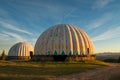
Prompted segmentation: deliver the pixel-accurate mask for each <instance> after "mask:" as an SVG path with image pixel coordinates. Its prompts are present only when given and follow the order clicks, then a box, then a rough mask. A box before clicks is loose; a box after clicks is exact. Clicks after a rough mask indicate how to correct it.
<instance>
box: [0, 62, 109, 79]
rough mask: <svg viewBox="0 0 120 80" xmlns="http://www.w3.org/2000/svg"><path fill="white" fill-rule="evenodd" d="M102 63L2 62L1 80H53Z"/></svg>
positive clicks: (96, 66) (100, 65) (0, 66)
mask: <svg viewBox="0 0 120 80" xmlns="http://www.w3.org/2000/svg"><path fill="white" fill-rule="evenodd" d="M106 65H107V64H106V63H104V62H101V61H97V60H95V61H85V62H20V61H0V80H33V79H34V80H46V79H47V80H53V79H55V78H56V77H57V76H61V75H68V74H74V73H80V72H83V71H86V70H90V69H95V68H100V67H103V66H106Z"/></svg>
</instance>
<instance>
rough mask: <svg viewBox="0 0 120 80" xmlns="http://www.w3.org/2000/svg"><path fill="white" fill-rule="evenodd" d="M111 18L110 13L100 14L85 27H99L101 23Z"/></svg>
mask: <svg viewBox="0 0 120 80" xmlns="http://www.w3.org/2000/svg"><path fill="white" fill-rule="evenodd" d="M112 18H113V15H112V14H110V13H106V14H104V15H102V16H101V17H100V18H98V19H94V20H93V21H91V23H90V24H88V25H87V28H88V29H94V28H98V27H101V26H102V25H104V24H106V23H107V22H109V21H110V20H112Z"/></svg>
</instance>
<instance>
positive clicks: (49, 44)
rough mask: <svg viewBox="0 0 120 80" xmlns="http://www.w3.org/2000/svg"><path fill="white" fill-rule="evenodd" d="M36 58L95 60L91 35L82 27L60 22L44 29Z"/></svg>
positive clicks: (37, 45) (38, 42) (35, 51)
mask: <svg viewBox="0 0 120 80" xmlns="http://www.w3.org/2000/svg"><path fill="white" fill-rule="evenodd" d="M33 59H35V60H42V61H46V60H47V61H51V60H52V61H53V60H58V61H59V60H60V61H64V60H69V61H71V60H75V61H79V60H94V59H95V57H94V46H93V43H92V41H91V40H90V38H89V36H88V35H87V34H86V33H85V32H84V31H83V30H81V29H80V28H78V27H76V26H73V25H69V24H59V25H55V26H53V27H50V28H49V29H47V30H46V31H44V32H43V33H42V34H41V35H40V37H39V38H38V40H37V42H36V44H35V48H34V57H33Z"/></svg>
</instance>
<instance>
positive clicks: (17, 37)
mask: <svg viewBox="0 0 120 80" xmlns="http://www.w3.org/2000/svg"><path fill="white" fill-rule="evenodd" d="M2 32H3V33H4V34H5V35H8V36H9V37H8V38H10V37H12V38H14V39H15V42H22V41H27V40H26V39H25V38H23V37H21V36H20V35H18V34H16V33H11V32H6V31H2Z"/></svg>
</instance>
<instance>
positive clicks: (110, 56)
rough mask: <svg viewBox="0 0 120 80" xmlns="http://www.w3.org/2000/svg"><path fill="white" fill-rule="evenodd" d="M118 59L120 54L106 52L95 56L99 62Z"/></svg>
mask: <svg viewBox="0 0 120 80" xmlns="http://www.w3.org/2000/svg"><path fill="white" fill-rule="evenodd" d="M119 57H120V53H112V52H106V53H98V54H96V58H97V59H99V60H105V59H118V58H119Z"/></svg>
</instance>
